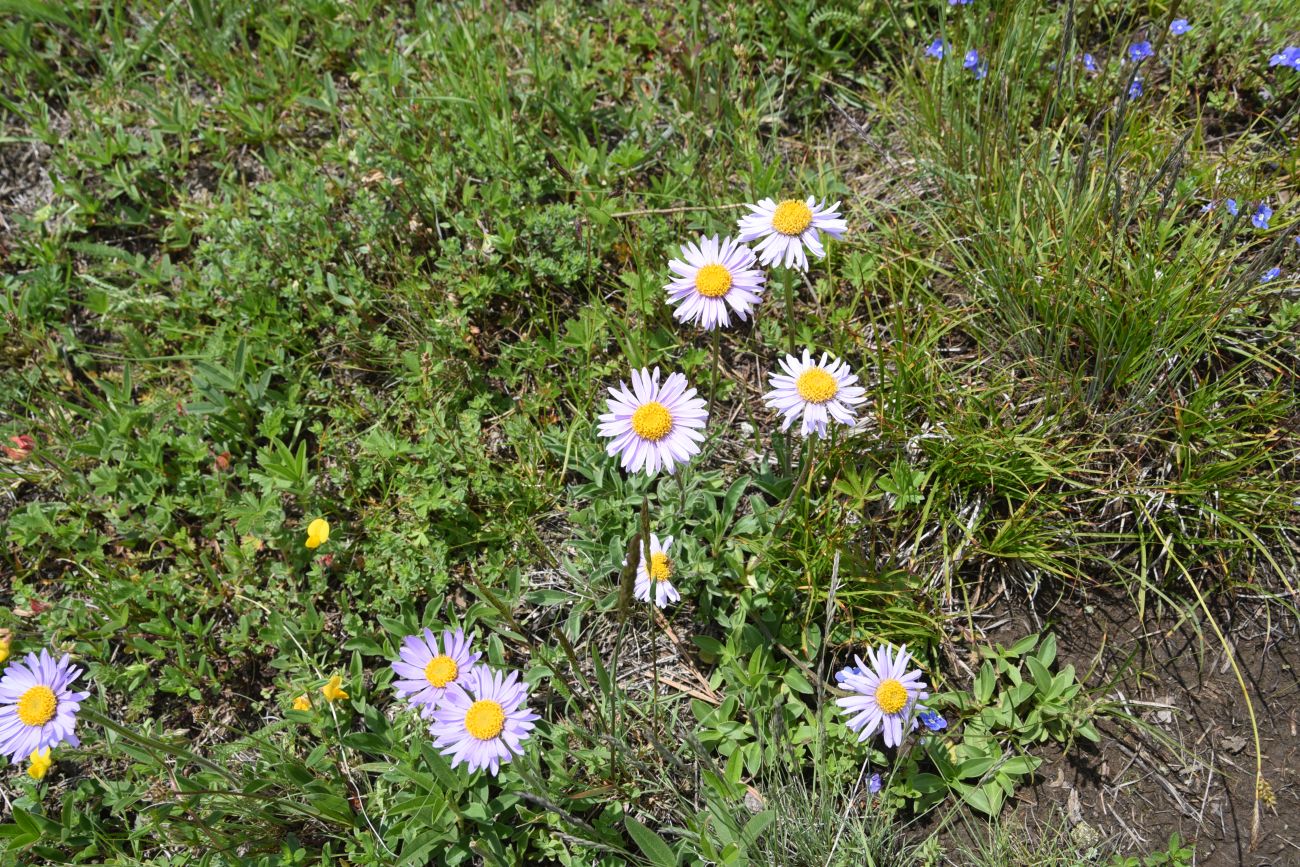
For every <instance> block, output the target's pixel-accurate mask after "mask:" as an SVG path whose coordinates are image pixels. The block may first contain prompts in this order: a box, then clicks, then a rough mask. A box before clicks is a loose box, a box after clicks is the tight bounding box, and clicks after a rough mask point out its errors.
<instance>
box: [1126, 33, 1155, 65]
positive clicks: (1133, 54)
mask: <svg viewBox="0 0 1300 867" xmlns="http://www.w3.org/2000/svg"><path fill="white" fill-rule="evenodd" d="M1154 53H1155V52H1154V51H1152V50H1151V43H1150V42H1148V41H1147V40H1145V39H1143V40H1142V41H1141V42H1134V43H1133V44H1132V45H1130V46H1129V47H1128V59H1129V60H1131V61H1133V62H1134V63H1141V62H1142V61H1143V60H1146V59H1147V58H1148V57H1150V56H1151V55H1152V54H1154Z"/></svg>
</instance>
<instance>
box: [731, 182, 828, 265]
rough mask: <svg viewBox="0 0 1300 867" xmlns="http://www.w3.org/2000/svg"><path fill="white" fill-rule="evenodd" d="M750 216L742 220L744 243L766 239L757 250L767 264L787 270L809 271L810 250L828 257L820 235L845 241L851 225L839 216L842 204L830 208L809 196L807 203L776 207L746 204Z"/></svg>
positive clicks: (768, 201) (787, 202)
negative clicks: (808, 255) (806, 251)
mask: <svg viewBox="0 0 1300 867" xmlns="http://www.w3.org/2000/svg"><path fill="white" fill-rule="evenodd" d="M745 207H747V208H749V210H750V211H752V212H753V213H750V214H748V215H746V216H744V217H741V218H740V220H739V226H740V237H739V238H738V240H740V241H742V242H748V241H753V240H755V239H757V238H762V239H763V240H762V241H760V242H759V244H758V247H757V248H756V250H757V252H758V258H759V259H760V260H761V261H762V263H763V264H764V265H785V267H787V268H798V269H799V270H800V271H807V270H808V257H807V255H806V254H805V253H804V248H805V247H807V248H808V251H809V252H811V253H812V254H813V255H814V256H816V257H817V258H818V259H820V258H822V257H823V256H825V255H826V251H825V250H824V249H823V248H822V242H821V233H822V232H825V233H826V234H828V235H830V236H831V237H832V238H842V237H843V236H844V233H845V231H847V230H848V224H847V223H845V222H844V220H843V219H842V218H841V217H840V212H839V207H840V203H839V202H836V203H835V204H833V205H830V206H827V205H825V204H824V203H823V204H818V202H817V200H816V199H815V198H813V197H812V196H809V197H808V198H807V199H805V200H804V201H802V202H801V201H799V200H798V199H786V200H785V201H783V202H781V203H780V204H777V203H776V202H775V201H773V200H772V199H763V200H762V201H760V202H759V203H758V204H757V205H746V206H745Z"/></svg>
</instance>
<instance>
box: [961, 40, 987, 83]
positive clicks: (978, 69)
mask: <svg viewBox="0 0 1300 867" xmlns="http://www.w3.org/2000/svg"><path fill="white" fill-rule="evenodd" d="M961 65H962V67H963V68H964V69H969V70H970V71H971V72H973V73H975V79H976V80H977V81H978V80H980V79H982V78H984V76H986V75H988V74H989V73H988V64H986V63H980V53H979V52H978V51H976V50H975V49H974V48H972V49H971V50H970V51H967V52H966V58H965V59H964V60H962V62H961Z"/></svg>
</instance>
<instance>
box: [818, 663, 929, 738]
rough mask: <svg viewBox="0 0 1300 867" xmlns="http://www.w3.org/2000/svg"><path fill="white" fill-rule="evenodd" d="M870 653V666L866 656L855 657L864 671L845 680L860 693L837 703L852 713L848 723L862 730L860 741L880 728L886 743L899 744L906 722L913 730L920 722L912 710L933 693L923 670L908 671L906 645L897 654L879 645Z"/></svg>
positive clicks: (850, 688) (846, 683)
mask: <svg viewBox="0 0 1300 867" xmlns="http://www.w3.org/2000/svg"><path fill="white" fill-rule="evenodd" d="M870 656H871V662H872V664H871V666H870V667H868V665H867V664H866V663H865V662H863V661H862V657H860V656H855V657H854V662H856V663H857V664H858V668H859V669H861V673H860V674H850V675H848V676H847V677H845V678H844V680H843V681H842V683H843V684H844V688H845V689H849V690H852V691H853V692H855V693H857V695H850V696H844V697H842V698H837V699H835V703H836V704H838V705H839V706H840V707H841V708H842V709H843V710H844V711H845V712H846V713H848V714H849V720H848V722H847V723H846V725H848V727H849V728H850V729H852V730H853V731H855V732H858V740H859V741H865V740H866V739H867V738H869V737H871V736H872V735H874V734H875V733H876V732H877V731H879V732H881V733H882V734H883V736H884V741H885V746H887V747H896V746H898V745H899V744H901V743H902V742H903V727H904V725H907V726H908V727H909V729H910V728H911V727H913V726H915V725H916V720H915V719H913V718H912V712H913V711H914V710H915V708H916V704H917V702H920V701H924V700H925V699H927V698H929V696H930V694H929V693H928V692H926V689H925V681H923V680H921V672H920V671H919V670H913V671H908V670H907V666H908V664H909V663H910V662H911V657H910V656H908V653H907V647H906V646H904V647H902V648H901V649H900V650H899V651H898V654H897V655H894V654H892V653H891V652H890V649H889V648H888V647H878V648H876V650H875V652H874V653H872V654H870Z"/></svg>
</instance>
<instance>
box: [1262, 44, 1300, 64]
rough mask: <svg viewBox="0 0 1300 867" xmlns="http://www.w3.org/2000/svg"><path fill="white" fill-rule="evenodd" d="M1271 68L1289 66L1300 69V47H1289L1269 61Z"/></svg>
mask: <svg viewBox="0 0 1300 867" xmlns="http://www.w3.org/2000/svg"><path fill="white" fill-rule="evenodd" d="M1268 65H1269V66H1289V67H1291V68H1292V69H1300V45H1288V46H1287V47H1286V48H1283V49H1282V50H1281V51H1280V52H1278V53H1277V54H1274V55H1273V56H1272V57H1270V58H1269V59H1268Z"/></svg>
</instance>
